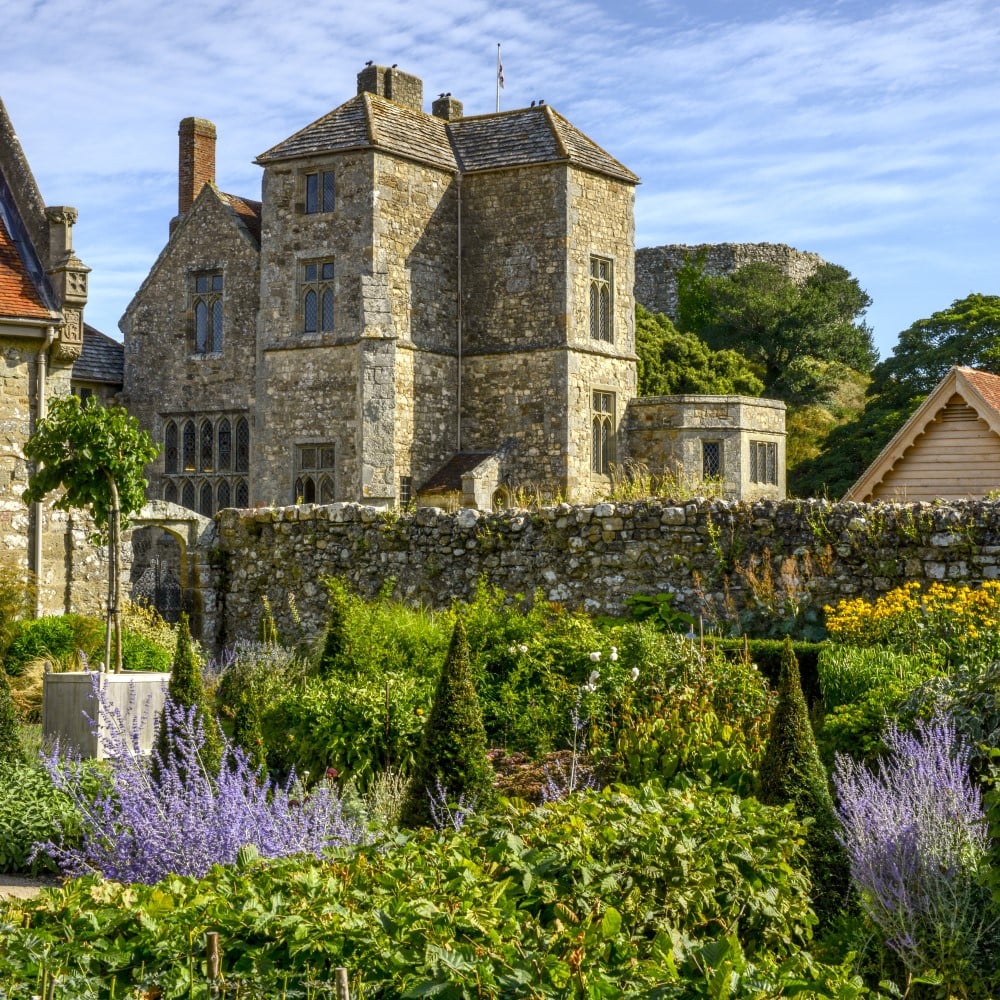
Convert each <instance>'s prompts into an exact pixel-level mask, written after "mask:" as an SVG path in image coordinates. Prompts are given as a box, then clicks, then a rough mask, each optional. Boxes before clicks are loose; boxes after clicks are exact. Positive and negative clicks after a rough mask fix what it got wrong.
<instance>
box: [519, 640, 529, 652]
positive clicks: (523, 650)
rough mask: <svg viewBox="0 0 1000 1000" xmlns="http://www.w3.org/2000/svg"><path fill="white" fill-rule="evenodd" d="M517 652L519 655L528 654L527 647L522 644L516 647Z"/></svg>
mask: <svg viewBox="0 0 1000 1000" xmlns="http://www.w3.org/2000/svg"><path fill="white" fill-rule="evenodd" d="M517 651H518V652H519V653H527V652H528V647H527V646H525V645H524V643H523V642H522V643H521V645H520V646H518V647H517Z"/></svg>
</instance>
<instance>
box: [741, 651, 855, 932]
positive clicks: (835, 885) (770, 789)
mask: <svg viewBox="0 0 1000 1000" xmlns="http://www.w3.org/2000/svg"><path fill="white" fill-rule="evenodd" d="M760 798H761V801H762V802H765V803H768V804H771V805H782V804H784V803H786V802H788V803H791V804H792V805H794V806H795V809H796V812H797V814H798V815H799V816H800V817H802V818H803V819H805V818H807V817H811V818H812V820H813V826H812V828H811V829H810V831H809V836H808V840H807V844H806V860H807V863H808V865H809V870H810V872H811V873H812V876H813V881H814V885H815V895H814V901H815V904H816V908H817V910H818V911H819V912H820V913H821V915H822V916H824V917H826V918H830V917H832V916H833V915H834V914H836V913H837V911H839V910H840V908H841V906H842V905H843V902H844V900H845V898H846V896H847V890H848V885H849V874H848V866H847V859H846V857H845V856H844V854H843V850H842V849H841V848H840V846H839V844H838V843H837V838H836V832H837V830H838V824H837V819H836V816H835V814H834V810H833V798H832V796H831V795H830V786H829V782H828V779H827V774H826V769H825V768H824V767H823V764H822V762H821V761H820V756H819V750H818V748H817V746H816V737H815V735H814V734H813V729H812V724H811V723H810V721H809V710H808V708H807V707H806V700H805V696H804V695H803V693H802V684H801V681H800V679H799V664H798V660H796V658H795V653H794V651H793V649H792V643H791V640H789V639H786V640H785V646H784V653H783V656H782V661H781V676H780V678H779V681H778V703H777V705H776V706H775V708H774V714H773V715H772V716H771V728H770V732H769V733H768V738H767V746H766V747H765V749H764V757H763V759H762V760H761V765H760Z"/></svg>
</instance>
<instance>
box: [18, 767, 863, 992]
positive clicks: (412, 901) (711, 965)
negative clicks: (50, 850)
mask: <svg viewBox="0 0 1000 1000" xmlns="http://www.w3.org/2000/svg"><path fill="white" fill-rule="evenodd" d="M802 836H803V830H802V827H801V825H800V824H799V823H798V822H797V821H796V820H795V819H794V817H793V816H792V815H791V812H790V810H789V809H787V808H786V809H776V808H773V807H766V806H762V805H761V804H760V803H758V802H756V801H754V800H740V799H739V798H737V797H735V796H733V795H731V794H727V793H720V792H719V791H718V790H717V789H707V790H703V789H698V788H692V789H687V790H685V791H683V792H682V791H679V790H674V791H668V792H664V791H663V790H662V789H659V788H657V787H656V786H654V785H651V786H648V787H644V788H641V789H637V790H632V791H611V790H607V791H604V792H602V793H599V794H587V795H584V796H574V797H573V798H572V799H570V800H567V801H565V802H562V803H559V804H557V805H554V806H549V807H546V808H540V809H535V810H531V811H524V810H514V809H511V810H510V811H509V812H507V813H506V814H504V815H501V816H493V817H482V818H480V817H475V816H474V817H472V818H471V819H470V820H469V822H468V824H467V825H466V827H465V828H464V829H463V830H462V831H460V832H458V833H455V832H449V833H448V834H447V835H445V836H435V835H432V834H430V833H427V832H422V833H419V834H416V835H414V836H412V837H410V838H409V839H407V840H405V841H401V842H395V843H394V844H393V845H391V846H389V847H387V846H386V845H384V844H383V845H377V846H374V847H372V848H365V849H361V850H359V851H357V852H356V853H352V854H343V855H341V856H339V857H338V858H336V859H335V863H333V864H331V863H330V861H329V860H316V859H312V858H294V859H286V860H282V861H277V862H267V863H260V862H258V863H256V864H252V865H249V866H245V867H238V866H237V867H230V868H223V867H217V868H214V869H212V871H211V872H210V873H209V874H208V875H207V876H206V877H205V878H204V879H202V880H198V881H196V880H194V879H189V878H172V879H169V880H167V881H165V882H163V883H161V884H159V885H157V886H120V885H117V884H115V883H109V882H98V881H96V880H94V879H91V878H84V879H79V880H76V881H74V882H72V883H70V885H69V886H67V888H66V889H64V890H62V891H61V892H60V893H59V894H51V895H43V896H42V897H40V898H39V899H37V900H34V901H29V902H27V903H25V904H23V913H24V916H23V917H22V918H20V919H19V920H18V921H17V925H15V923H14V922H13V921H10V922H8V923H7V924H6V925H4V926H3V931H4V932H5V937H4V943H5V947H4V949H3V950H2V953H0V982H3V983H4V984H5V985H6V984H11V985H12V986H19V984H22V983H23V984H26V985H27V984H34V983H35V982H36V981H37V977H38V975H39V973H40V966H41V963H42V962H43V961H46V960H47V961H48V962H49V963H50V968H53V969H59V970H60V971H61V973H62V975H63V977H64V980H63V981H64V982H65V981H66V980H68V979H69V978H71V977H73V976H85V977H88V978H89V982H90V983H91V984H93V985H94V986H96V985H97V984H98V983H100V985H101V988H100V989H95V992H98V993H100V994H101V995H108V994H109V993H110V988H111V979H112V977H113V976H115V977H117V986H116V992H115V995H119V994H120V995H122V996H124V995H125V994H126V993H128V992H129V991H130V990H131V989H132V988H133V987H138V986H139V985H140V984H141V986H142V989H143V990H148V989H149V986H150V984H155V986H156V988H157V989H158V990H160V991H162V995H163V996H180V995H187V994H188V992H189V991H190V990H191V987H192V984H191V980H190V978H189V964H188V956H192V957H193V959H194V961H195V963H198V962H199V960H200V957H201V955H202V954H203V951H204V933H205V932H206V931H207V930H212V931H216V932H218V934H219V939H220V944H221V946H222V950H223V953H224V962H225V966H224V971H225V974H226V977H227V985H228V987H229V988H230V989H232V988H234V986H235V985H237V984H243V985H244V986H245V987H247V988H248V993H249V992H250V989H249V987H250V986H252V987H253V989H254V992H253V995H275V996H277V995H281V990H283V989H285V988H289V989H291V990H294V991H298V990H301V989H302V988H303V987H304V986H305V984H307V983H308V982H309V981H310V980H311V981H312V982H314V983H315V982H318V981H323V980H328V979H330V978H331V972H332V969H333V968H334V967H336V966H345V967H347V968H348V969H349V970H351V972H352V975H353V976H354V977H356V978H355V980H354V982H352V995H353V994H354V993H359V994H360V993H361V992H362V989H363V995H365V996H369V995H370V996H373V997H374V996H380V997H400V996H407V995H408V996H441V997H456V998H457V997H463V996H475V997H479V998H480V1000H500V998H515V997H533V998H535V1000H556V998H558V1000H565V998H567V997H594V998H611V997H615V998H617V997H623V996H636V997H638V996H643V997H650V998H653V997H660V998H664V1000H666V998H670V997H681V996H685V997H688V996H706V997H707V996H717V997H721V996H727V997H730V998H732V1000H736V998H749V997H760V996H785V995H791V993H792V992H793V991H795V986H796V982H797V981H798V989H797V991H798V992H799V995H808V993H806V994H803V993H802V990H803V989H805V990H807V991H808V990H809V989H810V987H813V988H814V989H815V992H816V994H817V995H824V996H843V997H847V996H852V997H862V996H865V995H867V991H865V989H864V988H863V986H861V984H855V986H854V987H853V988H849V987H848V986H847V984H848V983H849V982H850V974H849V973H845V972H843V971H841V970H839V969H837V968H835V967H830V966H827V967H819V966H816V965H814V964H813V963H812V962H811V960H810V959H809V956H808V955H807V954H805V953H804V952H803V948H804V947H805V945H806V943H807V941H808V938H809V934H810V927H811V925H812V923H813V921H814V917H813V915H812V913H811V912H810V910H809V905H808V897H807V892H806V882H805V879H804V877H803V876H802V874H801V873H800V872H799V871H798V862H799V857H800V855H799V851H800V847H801V843H802ZM234 901H238V903H239V905H234ZM39 941H43V942H45V948H44V949H42V948H39V947H38V942H39ZM81 941H86V942H87V943H88V945H89V947H87V948H86V949H81V947H80V942H81ZM196 968H197V964H196ZM196 975H197V973H196ZM720 982H721V983H724V987H725V992H722V990H721V989H720ZM199 986H200V984H199ZM840 987H843V990H841V988H840ZM77 995H84V991H83V990H82V989H79V990H78V993H77Z"/></svg>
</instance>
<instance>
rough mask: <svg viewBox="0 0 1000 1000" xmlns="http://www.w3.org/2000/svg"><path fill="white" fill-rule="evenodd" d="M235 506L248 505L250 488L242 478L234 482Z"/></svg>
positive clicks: (242, 506)
mask: <svg viewBox="0 0 1000 1000" xmlns="http://www.w3.org/2000/svg"><path fill="white" fill-rule="evenodd" d="M236 506H237V507H240V508H244V507H249V506H250V490H249V489H248V488H247V484H246V482H245V481H244V480H242V479H240V480H238V481H237V483H236Z"/></svg>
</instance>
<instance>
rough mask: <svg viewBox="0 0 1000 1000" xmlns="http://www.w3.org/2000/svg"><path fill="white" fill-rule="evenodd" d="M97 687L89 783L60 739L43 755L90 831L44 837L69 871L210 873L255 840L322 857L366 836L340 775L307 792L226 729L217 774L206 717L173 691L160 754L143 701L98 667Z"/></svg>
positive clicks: (138, 878)
mask: <svg viewBox="0 0 1000 1000" xmlns="http://www.w3.org/2000/svg"><path fill="white" fill-rule="evenodd" d="M94 689H95V697H96V699H97V705H98V712H99V718H100V719H101V721H102V723H103V732H102V739H103V741H104V752H105V754H106V755H107V761H106V763H105V765H104V766H103V767H98V768H94V769H92V770H90V771H89V776H88V780H86V781H82V782H81V780H80V779H81V773H82V765H81V762H80V761H79V759H76V758H73V757H67V756H64V755H61V754H60V753H59V749H58V747H56V748H55V749H54V750H53V751H52V752H51V753H50V754H48V755H44V757H43V759H44V763H45V765H46V767H47V769H48V771H49V774H50V775H51V776H52V780H53V783H54V784H55V786H56V787H57V788H59V789H60V790H61V791H63V792H65V793H66V794H67V795H68V796H69V797H70V798H71V799H72V800H73V802H74V803H75V805H76V808H77V810H78V811H79V815H80V820H81V827H82V830H83V837H82V840H81V841H80V842H78V843H76V844H67V845H60V844H57V843H52V842H49V843H46V844H44V845H39V849H40V850H44V851H45V852H46V853H48V854H49V855H51V856H52V857H53V858H54V859H55V860H56V861H57V862H58V863H59V865H60V867H61V868H62V869H63V871H64V872H65V873H66V874H68V875H73V876H76V875H83V874H89V873H94V872H97V873H100V874H101V875H103V876H104V877H105V878H109V879H115V880H117V881H121V882H142V883H146V884H153V883H155V882H158V881H160V880H161V879H163V878H165V877H166V876H168V875H171V874H174V875H190V876H194V877H201V876H202V875H204V874H205V873H206V872H207V871H208V870H209V869H210V868H211V867H212V866H213V865H216V864H223V865H226V864H233V863H235V862H236V860H237V854H238V853H239V851H240V849H241V848H243V847H245V846H248V845H252V846H253V847H255V848H256V849H257V851H258V852H259V853H260V856H261V857H265V858H275V857H284V856H287V855H292V854H300V853H308V854H313V855H316V856H319V855H321V854H322V853H323V852H324V851H325V850H326V849H327V848H331V847H337V846H345V845H351V844H358V843H361V842H363V841H365V840H366V839H367V831H366V830H365V828H364V827H363V826H362V825H361V824H359V823H355V822H353V821H352V820H351V819H350V818H349V817H348V816H346V815H345V812H344V810H343V808H342V804H341V800H340V796H339V794H338V792H337V790H336V788H335V786H334V785H333V784H332V783H331V782H328V781H322V782H319V783H318V784H317V785H316V786H314V787H313V788H311V789H309V790H308V792H307V791H306V790H305V788H304V787H303V785H302V783H301V782H300V781H299V780H298V779H297V778H296V776H295V775H294V774H293V775H291V776H290V777H289V780H288V781H287V782H286V783H284V784H278V783H275V782H273V781H272V780H271V779H270V778H268V777H267V776H266V775H264V774H262V773H261V772H260V771H258V770H257V769H256V768H255V767H254V766H253V764H252V763H251V761H250V759H249V757H248V756H247V754H246V753H245V752H244V751H243V750H242V749H241V748H240V747H237V746H234V745H233V744H231V743H230V742H229V741H227V740H225V737H223V740H224V746H223V764H222V767H221V769H220V770H219V772H218V774H217V775H210V774H208V773H207V771H206V769H205V768H204V767H203V766H202V761H201V757H200V752H201V749H202V747H203V745H204V742H205V730H204V722H203V720H202V718H201V717H200V715H199V713H198V712H197V709H195V708H185V707H184V706H181V705H177V704H174V703H173V702H172V701H171V700H170V699H169V697H168V699H167V703H166V706H165V708H164V711H163V713H162V715H161V717H160V719H161V721H160V722H159V724H160V725H166V726H167V729H168V732H169V737H170V743H172V744H173V747H174V752H173V753H169V752H167V753H163V754H161V753H159V752H158V751H157V750H156V749H155V745H156V741H155V740H154V750H153V752H152V754H149V755H147V754H143V753H142V752H141V751H140V749H139V733H140V731H141V713H137V712H135V711H133V709H134V704H130V705H129V706H128V708H127V709H126V711H125V712H122V711H121V710H120V709H118V708H117V707H116V706H114V705H112V704H111V703H110V702H109V701H108V699H107V698H106V697H105V696H104V694H103V691H102V689H101V685H100V678H99V675H97V674H95V676H94ZM131 700H132V702H134V692H133V697H132V699H131ZM147 710H148V708H147ZM213 723H214V720H211V721H210V724H213ZM88 770H89V769H88Z"/></svg>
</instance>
